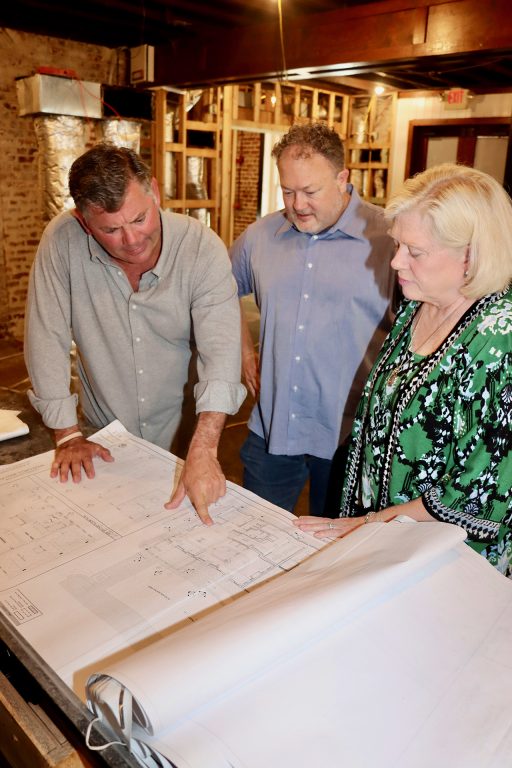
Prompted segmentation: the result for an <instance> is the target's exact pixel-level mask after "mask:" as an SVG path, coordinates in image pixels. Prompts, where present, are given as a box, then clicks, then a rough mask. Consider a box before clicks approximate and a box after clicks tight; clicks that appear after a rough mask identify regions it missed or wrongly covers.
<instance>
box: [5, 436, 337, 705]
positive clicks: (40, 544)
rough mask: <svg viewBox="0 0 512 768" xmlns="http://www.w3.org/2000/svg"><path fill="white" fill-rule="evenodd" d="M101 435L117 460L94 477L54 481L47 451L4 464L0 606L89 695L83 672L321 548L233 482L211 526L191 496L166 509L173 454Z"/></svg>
mask: <svg viewBox="0 0 512 768" xmlns="http://www.w3.org/2000/svg"><path fill="white" fill-rule="evenodd" d="M95 439H97V440H98V441H100V442H102V443H103V444H104V445H106V446H108V447H109V448H110V450H111V451H112V453H113V455H114V457H115V462H114V463H108V464H107V463H105V464H103V463H102V462H97V463H96V465H95V468H96V477H95V478H94V479H93V480H87V479H83V480H82V482H80V483H79V484H75V483H72V482H68V483H60V482H59V481H58V480H55V479H51V478H50V477H49V467H50V461H51V453H48V454H42V455H39V456H36V457H34V458H31V459H27V460H25V461H22V462H18V463H17V464H13V465H8V466H5V467H2V468H0V610H2V611H3V613H4V614H5V616H6V617H7V618H8V619H9V620H10V621H11V622H12V623H13V624H14V625H15V626H16V627H17V629H18V631H20V632H21V633H22V634H23V635H24V637H25V638H26V639H27V640H29V642H30V643H31V644H32V645H34V647H35V648H36V649H37V650H38V652H39V653H40V654H41V656H43V658H44V659H45V660H46V661H47V662H48V663H49V664H50V666H52V667H53V668H54V669H55V670H56V671H57V673H58V674H59V675H60V676H61V677H62V678H63V679H64V680H65V682H67V683H68V684H69V685H71V686H72V687H73V688H75V690H76V692H77V693H78V694H79V695H80V696H82V697H83V685H82V678H81V676H80V675H79V679H74V678H75V676H76V673H77V670H79V669H81V668H82V667H84V668H87V667H88V665H89V664H91V663H95V662H97V661H98V660H99V659H102V658H103V657H104V656H105V655H109V654H113V653H115V652H116V651H117V650H118V649H119V648H125V647H126V646H127V645H129V644H130V643H131V642H133V643H136V642H140V641H141V640H143V639H144V638H147V637H150V636H153V635H154V634H155V633H158V632H161V631H168V628H169V627H178V626H179V625H180V623H182V622H188V621H190V620H193V618H194V617H195V616H199V615H202V614H203V613H204V612H205V611H207V610H209V609H211V607H212V606H214V605H217V604H222V603H224V602H226V601H229V600H231V599H233V598H234V597H235V596H237V595H239V594H242V593H243V592H244V591H245V590H247V589H248V588H249V587H251V586H253V585H255V584H258V583H261V582H263V581H265V580H267V579H270V578H272V577H273V576H275V575H277V574H279V573H282V572H283V571H287V570H290V569H291V568H293V567H294V566H295V565H296V564H297V563H299V562H301V561H302V560H304V559H305V558H307V557H308V556H309V555H310V554H312V553H314V552H316V551H317V550H318V549H320V548H322V547H323V546H324V542H321V541H319V540H317V539H314V538H313V537H310V536H307V535H304V534H302V533H301V532H300V531H298V529H297V528H296V527H295V526H293V525H292V524H291V520H292V519H293V516H292V515H291V514H289V513H288V512H285V511H284V510H281V509H278V508H277V507H274V506H273V505H271V504H267V503H266V502H264V501H263V500H261V499H259V498H258V497H256V496H253V495H252V494H250V493H248V492H246V491H244V490H243V489H241V488H239V487H238V486H235V485H233V484H228V492H227V494H226V496H225V497H224V498H222V499H221V500H220V501H219V502H217V504H215V505H214V506H213V508H212V509H211V512H212V516H213V518H214V520H215V524H214V525H213V526H211V527H207V526H204V525H203V524H202V523H201V522H200V520H199V518H198V517H197V515H196V513H195V511H194V509H193V508H192V506H191V504H190V503H189V502H188V500H186V501H185V502H184V503H183V504H182V505H181V507H180V509H178V510H175V511H172V512H169V511H168V510H166V509H164V507H163V505H164V503H165V502H166V501H167V500H168V498H169V496H170V492H171V490H172V488H173V485H174V483H175V480H176V475H177V473H178V472H179V470H180V467H181V462H180V461H179V460H178V459H176V457H174V456H172V455H171V454H169V453H168V452H166V451H163V450H161V449H160V448H158V447H156V446H154V445H151V444H149V443H147V442H146V441H144V440H140V439H138V438H136V437H134V436H132V435H130V434H129V433H127V432H126V431H125V430H124V428H123V427H122V426H121V425H120V424H118V423H114V424H112V425H110V426H109V427H107V428H105V429H104V430H101V432H99V433H98V434H97V436H96V437H95ZM56 626H59V627H60V630H59V632H57V633H56V632H55V627H56ZM84 674H85V673H84Z"/></svg>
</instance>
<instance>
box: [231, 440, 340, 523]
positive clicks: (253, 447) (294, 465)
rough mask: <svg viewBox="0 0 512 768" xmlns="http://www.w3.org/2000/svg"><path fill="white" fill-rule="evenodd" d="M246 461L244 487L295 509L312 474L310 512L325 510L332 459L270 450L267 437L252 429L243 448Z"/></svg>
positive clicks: (321, 514)
mask: <svg viewBox="0 0 512 768" xmlns="http://www.w3.org/2000/svg"><path fill="white" fill-rule="evenodd" d="M240 458H241V459H242V463H243V465H244V479H243V485H244V488H247V490H248V491H252V492H253V493H256V494H257V495H258V496H261V497H262V498H263V499H266V500H267V501H270V502H272V504H276V505H277V506H278V507H283V509H287V510H288V511H289V512H293V510H294V507H295V505H296V504H297V501H298V499H299V496H300V494H301V491H302V489H303V488H304V485H305V484H306V481H307V479H308V477H309V513H310V515H316V516H318V517H322V516H323V515H324V513H325V502H326V498H327V488H328V485H329V474H330V470H331V464H332V462H331V461H330V460H329V459H319V458H318V457H317V456H310V455H309V454H300V455H299V456H282V455H275V454H272V453H268V451H267V448H266V445H265V441H264V440H263V438H261V437H258V435H256V434H255V433H254V432H251V431H249V436H248V437H247V439H246V441H245V443H244V444H243V445H242V448H241V450H240Z"/></svg>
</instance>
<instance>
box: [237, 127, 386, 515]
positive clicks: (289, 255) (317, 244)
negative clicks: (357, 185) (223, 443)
mask: <svg viewBox="0 0 512 768" xmlns="http://www.w3.org/2000/svg"><path fill="white" fill-rule="evenodd" d="M272 154H273V156H274V157H275V159H276V161H277V167H278V171H279V176H280V182H281V188H282V191H283V199H284V205H285V208H284V210H283V211H278V212H276V213H271V214H269V215H268V216H265V217H264V218H262V219H260V220H258V221H256V222H254V223H253V224H251V225H250V226H249V227H248V228H247V229H246V230H245V232H243V234H242V235H241V236H240V237H239V238H238V239H237V240H236V242H235V243H234V244H233V246H232V248H231V252H230V255H231V260H232V266H233V274H234V276H235V279H236V281H237V284H238V295H239V297H242V296H247V295H249V294H251V293H253V294H254V297H255V301H256V304H257V306H258V308H259V310H260V337H259V360H258V359H257V356H256V354H255V350H254V344H253V343H252V339H251V336H250V333H249V330H248V327H247V325H246V324H243V325H244V329H243V339H242V348H243V360H242V367H243V374H244V378H245V382H246V384H247V386H248V388H249V390H250V392H251V393H252V395H253V396H254V397H255V398H256V400H257V402H256V405H255V406H254V409H253V411H252V414H251V416H250V419H249V430H250V432H249V436H248V438H247V440H246V442H245V443H244V445H243V447H242V450H241V458H242V462H243V464H244V486H245V487H246V488H248V489H249V490H251V491H253V492H255V493H257V494H258V495H259V496H262V497H263V498H265V499H267V500H269V501H271V502H273V503H274V504H277V505H278V506H280V507H284V508H285V509H288V510H290V511H293V509H294V507H295V505H296V503H297V500H298V498H299V496H300V493H301V491H302V489H303V487H304V485H305V483H306V481H307V480H308V478H309V481H310V492H309V504H310V513H311V514H313V515H324V514H329V510H326V509H325V506H326V498H327V488H328V484H329V475H330V471H331V464H332V458H333V455H334V453H335V451H336V448H337V447H338V445H339V444H340V443H342V442H343V441H344V439H345V438H346V437H347V436H348V434H349V433H350V430H351V425H352V420H353V416H354V412H355V407H356V405H357V402H358V399H359V396H360V393H361V390H362V387H363V385H364V381H365V379H366V376H367V374H368V372H369V370H370V367H371V364H372V362H373V360H374V359H375V356H376V354H377V352H378V350H379V349H380V346H381V344H382V341H383V340H384V337H385V335H386V333H387V331H388V329H389V327H390V322H391V309H390V306H391V305H390V301H391V298H392V294H393V286H394V283H393V277H392V274H391V272H392V270H391V269H390V260H391V257H392V254H393V242H392V240H391V238H390V237H389V235H388V233H387V225H386V223H385V221H384V217H383V210H382V209H381V208H379V207H378V206H375V205H372V204H369V203H367V202H364V201H362V200H361V198H360V197H359V195H358V193H357V191H356V190H355V189H354V188H353V187H352V185H350V184H348V174H349V172H348V170H346V169H345V164H344V149H343V144H342V141H341V139H340V137H339V135H338V134H337V133H336V132H335V131H334V130H331V129H330V128H328V127H327V126H325V125H323V124H312V125H294V126H292V127H291V128H290V130H289V131H288V133H287V134H285V136H283V137H282V139H281V140H280V141H279V142H278V143H277V144H276V146H275V147H274V149H273V151H272Z"/></svg>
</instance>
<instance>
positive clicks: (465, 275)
mask: <svg viewBox="0 0 512 768" xmlns="http://www.w3.org/2000/svg"><path fill="white" fill-rule="evenodd" d="M468 275H469V270H468V269H466V270H465V271H464V279H466V278H467V276H468Z"/></svg>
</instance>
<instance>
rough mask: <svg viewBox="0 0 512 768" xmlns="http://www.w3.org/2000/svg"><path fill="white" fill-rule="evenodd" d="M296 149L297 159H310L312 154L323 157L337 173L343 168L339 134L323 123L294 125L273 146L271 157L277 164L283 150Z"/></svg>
mask: <svg viewBox="0 0 512 768" xmlns="http://www.w3.org/2000/svg"><path fill="white" fill-rule="evenodd" d="M289 147H297V148H298V152H297V156H298V157H310V156H311V154H312V153H313V152H317V153H318V154H319V155H323V156H324V157H325V158H326V160H328V161H329V162H330V163H331V165H332V166H333V167H334V168H335V170H336V171H337V172H339V171H343V170H344V168H345V149H344V147H343V142H342V140H341V137H340V135H339V133H337V132H336V131H335V130H334V129H333V128H329V127H328V126H327V125H325V123H306V124H300V123H296V124H295V125H292V127H291V128H290V129H289V131H288V132H287V133H285V135H284V136H282V137H281V139H280V140H279V141H278V142H277V144H275V146H274V148H273V149H272V157H274V158H275V159H276V161H277V162H279V158H280V157H281V155H282V153H283V152H284V150H285V149H288V148H289Z"/></svg>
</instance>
